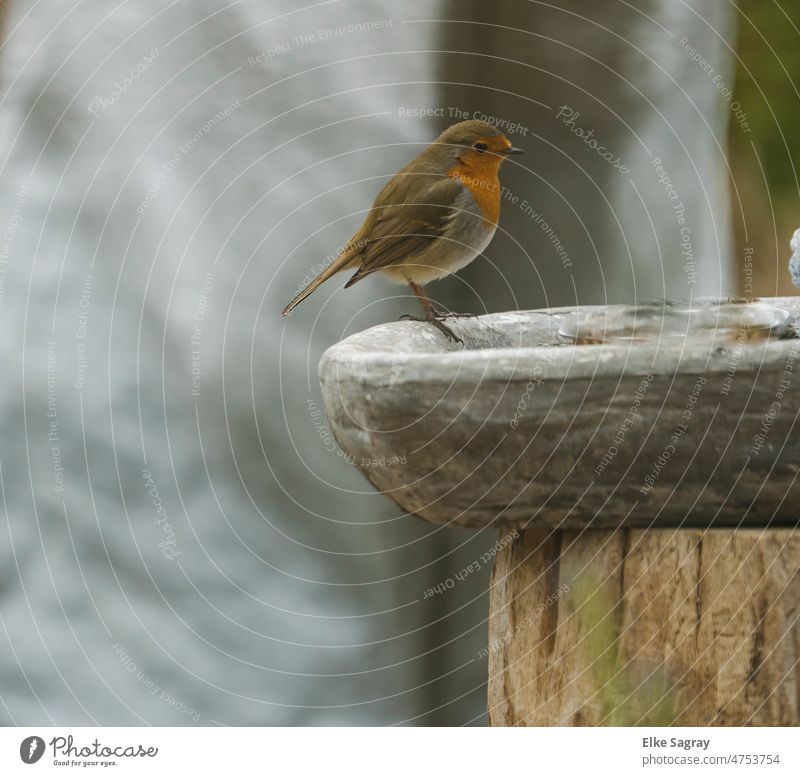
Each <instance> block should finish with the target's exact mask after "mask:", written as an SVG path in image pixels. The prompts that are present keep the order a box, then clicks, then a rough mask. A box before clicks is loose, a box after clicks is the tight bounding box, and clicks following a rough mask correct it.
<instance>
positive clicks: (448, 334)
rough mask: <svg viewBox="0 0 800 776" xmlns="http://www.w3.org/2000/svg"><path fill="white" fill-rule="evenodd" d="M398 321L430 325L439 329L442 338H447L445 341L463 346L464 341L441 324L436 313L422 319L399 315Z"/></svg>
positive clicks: (414, 316)
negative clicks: (442, 335)
mask: <svg viewBox="0 0 800 776" xmlns="http://www.w3.org/2000/svg"><path fill="white" fill-rule="evenodd" d="M400 320H401V321H419V322H420V323H431V324H433V325H434V326H435V327H436V328H437V329H439V331H440V332H442V334H444V336H445V337H447V339H449V340H453V342H459V343H461V344H462V345H463V344H464V340H462V339H461V337H459V336H458V335H457V334H456V333H455V332H454V331H453V330H452V329H451V328H450V327H449V326H445V324H444V323H442V321H441V318H440V317H439V316H438V315H437V314H436V312H433V313H432V314H431V315H430V316H426V317H424V318H422V317H419V316H416V315H401V316H400Z"/></svg>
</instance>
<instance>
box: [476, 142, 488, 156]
mask: <svg viewBox="0 0 800 776" xmlns="http://www.w3.org/2000/svg"><path fill="white" fill-rule="evenodd" d="M472 147H473V148H474V149H475V150H476V151H477V152H478V153H479V154H482V153H483V152H484V151H486V150H487V149H488V148H489V146H488V145H486V143H475V145H474V146H472Z"/></svg>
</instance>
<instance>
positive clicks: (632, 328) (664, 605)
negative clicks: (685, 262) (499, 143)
mask: <svg viewBox="0 0 800 776" xmlns="http://www.w3.org/2000/svg"><path fill="white" fill-rule="evenodd" d="M796 320H800V299H794V298H778V299H768V300H760V301H756V302H750V303H745V302H743V301H739V300H700V301H697V300H696V301H694V302H693V303H692V304H691V305H689V304H684V303H660V304H654V305H648V306H639V307H636V308H632V307H624V306H617V307H613V306H612V307H589V308H578V309H560V310H550V311H528V312H514V313H502V314H495V315H486V316H482V317H479V318H475V319H458V320H457V321H451V322H450V325H452V327H453V328H454V330H455V331H457V332H458V333H459V335H460V336H461V337H462V338H463V340H464V346H463V347H462V346H461V345H459V344H457V343H451V342H448V341H447V340H446V339H445V338H444V337H443V336H442V335H441V334H440V333H439V332H438V331H437V330H435V329H434V328H433V327H432V326H428V325H425V324H418V323H410V322H408V323H406V322H398V323H390V324H385V325H382V326H377V327H375V328H373V329H370V330H368V331H365V332H361V333H359V334H356V335H353V336H351V337H349V338H347V339H345V340H344V341H343V342H340V343H339V344H337V345H335V346H333V347H332V348H330V349H329V350H328V351H327V352H326V353H325V355H324V356H323V358H322V361H321V363H320V379H321V383H322V390H323V397H324V401H325V408H326V411H327V414H328V418H329V421H330V424H331V428H332V430H333V433H334V435H335V436H336V438H337V440H338V442H339V444H340V445H341V446H342V448H343V449H344V451H345V452H346V453H347V454H348V455H351V456H353V458H354V460H355V461H360V460H362V459H363V460H370V461H374V460H375V459H378V460H380V459H382V458H387V459H400V460H402V461H403V462H404V463H403V464H402V465H395V466H370V467H368V468H366V469H365V470H364V474H365V475H366V476H367V478H368V479H369V480H370V482H371V483H372V484H373V485H374V486H375V487H376V488H377V489H378V490H380V491H381V492H383V493H384V494H386V495H387V496H388V497H389V498H391V499H393V500H394V501H395V502H396V503H397V504H398V505H399V506H400V507H401V508H402V509H404V510H406V511H407V512H409V513H411V514H414V515H417V516H419V517H421V518H423V519H425V520H429V521H431V522H434V523H439V524H458V525H464V526H470V527H472V528H475V529H484V528H489V529H497V530H499V531H501V534H502V535H501V539H500V541H499V543H498V545H497V546H498V547H500V549H499V551H498V553H497V556H496V561H495V567H494V570H493V576H492V584H491V591H490V615H489V616H490V619H489V633H490V639H489V645H488V647H487V653H488V657H489V715H490V720H491V722H492V724H531V725H554V724H574V725H587V724H637V723H641V724H681V725H713V724H717V725H725V724H731V725H742V724H764V725H789V724H791V725H796V724H798V723H799V722H800V710H799V706H800V691H798V687H800V671H799V670H798V661H800V623H798V617H800V572H799V571H798V570H799V569H800V533H798V532H797V531H796V530H795V526H796V524H797V522H798V516H800V487H799V486H798V482H797V477H798V473H800V429H799V428H798V427H797V426H798V411H800V339H796V338H795V336H796V335H795V321H796Z"/></svg>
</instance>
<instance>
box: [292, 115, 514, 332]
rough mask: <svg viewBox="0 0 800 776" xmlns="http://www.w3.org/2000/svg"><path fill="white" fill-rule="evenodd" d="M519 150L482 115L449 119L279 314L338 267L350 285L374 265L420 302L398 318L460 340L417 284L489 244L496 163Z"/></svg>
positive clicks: (495, 214) (496, 207) (496, 200)
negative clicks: (415, 311)
mask: <svg viewBox="0 0 800 776" xmlns="http://www.w3.org/2000/svg"><path fill="white" fill-rule="evenodd" d="M521 153H524V151H522V150H521V149H519V148H515V147H514V146H513V145H511V143H510V141H509V140H508V138H506V137H505V135H503V134H502V132H500V131H499V130H498V129H497V128H496V127H493V126H492V125H491V124H487V123H486V122H484V121H477V120H473V121H462V122H460V123H459V124H453V126H452V127H450V128H449V129H446V130H445V131H444V132H442V134H441V135H439V137H438V138H436V140H435V141H434V142H433V143H431V145H429V146H428V147H427V148H426V149H425V150H424V151H423V152H422V153H421V154H420V155H419V156H417V158H416V159H414V160H413V161H412V162H410V163H409V164H407V165H406V166H405V167H404V168H403V169H402V170H400V172H398V173H397V175H395V176H394V177H393V178H392V179H391V180H390V181H389V182H388V183H387V184H386V186H384V188H383V190H382V191H381V193H380V194H378V196H377V197H376V199H375V202H374V204H373V206H372V209H371V210H370V211H369V215H368V216H367V218H366V220H365V221H364V224H363V225H362V226H361V228H360V229H359V230H358V231H357V232H356V233H355V234H354V235H353V236H352V237H351V238H350V240H349V241H348V243H347V245H346V246H345V247H344V249H343V250H342V252H341V254H340V255H339V256H338V258H337V259H336V261H334V262H333V264H331V265H330V266H329V267H327V268H326V269H325V271H324V272H322V273H321V274H320V275H319V276H318V277H316V278H315V279H314V280H312V281H311V283H309V284H308V285H307V286H306V287H305V288H304V289H303V290H302V291H301V292H300V293H299V294H298V295H297V296H296V297H295V298H294V299H292V301H291V302H289V304H287V305H286V307H284V309H283V315H288V314H289V313H290V312H291V311H292V310H293V309H294V308H295V307H297V305H298V304H300V302H302V301H303V300H304V299H305V298H306V297H307V296H309V295H310V294H311V293H312V292H313V291H314V290H316V288H317V287H318V286H320V285H321V284H322V283H324V282H325V281H326V280H327V279H328V278H330V277H331V276H333V275H335V274H336V273H337V272H341V271H342V270H345V269H355V270H356V272H355V274H353V276H352V277H351V278H350V279H349V280H348V281H347V283H345V288H349V287H350V286H352V285H353V284H354V283H358V281H359V280H363V279H364V278H365V277H367V275H371V274H372V273H373V272H379V271H380V272H382V273H383V274H384V275H385V276H386V277H388V278H389V280H391V281H393V282H395V283H407V284H408V285H409V286H410V287H411V289H412V291H413V292H414V294H415V295H416V297H417V299H419V302H420V304H421V305H422V311H423V313H424V316H423V317H422V318H416V317H413V316H410V315H408V316H403V318H407V319H410V320H415V321H427V322H429V323H431V324H433V325H434V326H436V328H438V329H439V330H440V331H441V332H442V333H443V334H444V335H445V336H447V337H448V338H450V339H452V340H454V341H457V342H461V341H462V340H461V339H460V338H459V337H457V336H456V335H455V333H454V332H453V331H452V330H451V329H450V328H449V327H448V326H447V325H445V323H444V321H445V320H446V319H447V318H449V317H458V314H457V313H449V312H445V311H442V310H439V309H438V308H436V307H434V305H433V303H432V302H431V301H430V299H428V297H427V296H426V295H425V292H424V291H423V290H422V287H423V286H424V285H425V284H427V283H430V282H431V281H432V280H439V279H440V278H443V277H445V276H446V275H449V274H451V273H454V272H458V270H460V269H461V268H462V267H465V266H466V265H467V264H469V263H470V262H471V261H472V260H473V259H474V258H475V257H476V256H478V254H480V253H481V252H482V251H483V250H484V248H486V246H487V245H488V244H489V241H490V240H491V239H492V237H493V236H494V233H495V229H497V221H498V219H499V217H500V196H501V189H500V181H499V180H498V171H499V169H500V165H501V164H502V163H503V161H504V160H505V159H506V157H507V156H510V155H511V154H521Z"/></svg>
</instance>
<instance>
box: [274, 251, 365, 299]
mask: <svg viewBox="0 0 800 776" xmlns="http://www.w3.org/2000/svg"><path fill="white" fill-rule="evenodd" d="M358 253H359V250H358V244H356V243H351V244H350V245H348V246H347V247H346V248H345V249H344V250H343V251H342V253H341V255H340V256H339V257H338V258H337V259H336V261H334V262H333V264H331V265H330V266H329V267H326V268H325V270H323V272H321V273H320V274H319V275H317V277H315V278H314V279H313V280H312V281H311V282H310V283H309V284H308V285H307V286H306V287H305V288H304V289H303V290H302V291H301V292H300V293H299V294H298V295H297V296H296V297H295V298H294V299H292V301H291V302H289V304H287V305H286V307H284V308H283V310H282V312H281V315H288V314H289V313H290V312H291V311H292V310H294V308H295V307H297V305H299V304H300V302H302V301H303V300H304V299H305V298H306V297H308V296H311V294H313V293H314V291H316V290H317V288H318V287H319V286H321V285H322V284H323V283H324V282H325V281H326V280H327V279H328V278H330V277H333V275H335V274H336V273H337V272H341V271H342V270H343V269H347V267H349V266H350V265H351V264H352V263H354V262H355V261H356V260H357V258H358Z"/></svg>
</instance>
